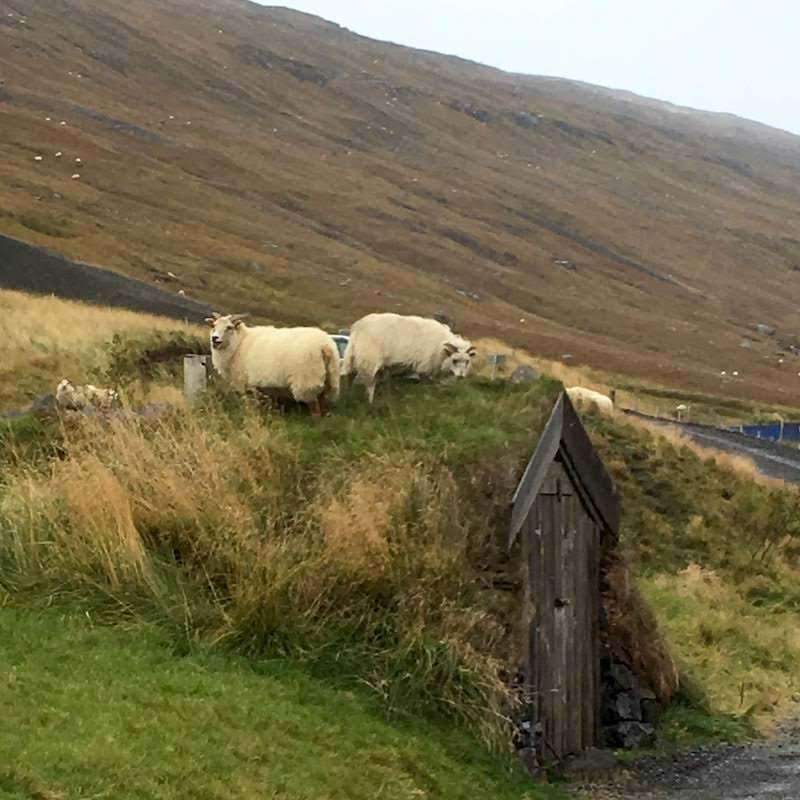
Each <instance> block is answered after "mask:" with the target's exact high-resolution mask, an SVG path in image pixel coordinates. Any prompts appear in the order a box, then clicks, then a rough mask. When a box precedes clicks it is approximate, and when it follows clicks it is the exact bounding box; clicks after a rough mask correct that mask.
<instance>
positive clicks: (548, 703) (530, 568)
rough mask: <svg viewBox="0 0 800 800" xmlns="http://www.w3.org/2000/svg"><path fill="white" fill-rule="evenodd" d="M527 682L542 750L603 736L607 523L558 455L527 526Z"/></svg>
mask: <svg viewBox="0 0 800 800" xmlns="http://www.w3.org/2000/svg"><path fill="white" fill-rule="evenodd" d="M522 532H523V537H522V538H523V552H524V557H525V559H526V566H527V570H526V572H527V578H528V581H527V583H528V585H527V587H526V603H525V608H526V614H527V616H528V617H529V620H530V621H529V626H528V651H529V661H528V664H527V670H526V672H527V676H526V677H527V682H528V684H529V691H530V701H531V704H532V709H531V711H532V714H531V718H532V720H533V722H534V724H535V726H536V731H537V733H538V737H537V740H538V746H539V750H540V755H541V756H542V757H544V758H546V759H553V758H555V759H561V758H563V757H564V756H566V755H569V754H571V753H578V752H580V751H582V750H585V749H586V748H588V747H593V746H595V745H596V744H597V742H598V738H599V723H600V719H599V717H600V657H599V622H600V619H599V615H600V575H599V537H600V531H599V529H598V526H597V525H596V524H595V522H594V520H593V519H592V517H591V516H590V515H589V514H588V513H587V511H586V509H585V507H584V504H583V501H582V499H581V497H580V495H579V494H578V492H577V490H576V489H575V487H574V485H573V483H572V481H571V479H570V477H569V475H568V474H567V472H566V470H565V469H564V467H563V465H562V464H560V463H559V462H557V461H556V462H553V464H552V466H551V467H550V471H549V473H548V475H547V478H546V480H545V481H544V483H543V484H542V487H541V489H540V491H539V494H538V496H537V499H536V502H535V503H534V505H533V506H532V508H531V513H530V514H529V516H528V518H527V520H526V521H525V524H524V527H523V531H522Z"/></svg>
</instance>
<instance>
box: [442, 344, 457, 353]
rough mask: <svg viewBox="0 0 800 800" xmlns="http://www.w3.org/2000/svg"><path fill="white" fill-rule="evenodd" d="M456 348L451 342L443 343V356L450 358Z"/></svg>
mask: <svg viewBox="0 0 800 800" xmlns="http://www.w3.org/2000/svg"><path fill="white" fill-rule="evenodd" d="M456 350H458V348H457V347H456V346H455V345H454V344H453V343H452V342H445V343H444V354H445V356H451V355H453V353H455V352H456Z"/></svg>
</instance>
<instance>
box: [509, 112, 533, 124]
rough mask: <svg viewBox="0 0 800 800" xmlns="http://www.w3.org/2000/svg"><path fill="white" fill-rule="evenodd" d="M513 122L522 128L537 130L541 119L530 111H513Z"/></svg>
mask: <svg viewBox="0 0 800 800" xmlns="http://www.w3.org/2000/svg"><path fill="white" fill-rule="evenodd" d="M511 120H512V122H513V123H514V124H515V125H519V127H520V128H535V127H536V126H537V125H538V124H539V117H538V116H537V115H536V114H531V113H530V112H529V111H512V112H511Z"/></svg>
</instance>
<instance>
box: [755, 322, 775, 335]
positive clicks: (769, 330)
mask: <svg viewBox="0 0 800 800" xmlns="http://www.w3.org/2000/svg"><path fill="white" fill-rule="evenodd" d="M755 329H756V331H758V333H760V334H762V335H763V336H774V335H775V328H773V327H772V325H767V324H766V323H764V322H759V323H757V324H756V325H755Z"/></svg>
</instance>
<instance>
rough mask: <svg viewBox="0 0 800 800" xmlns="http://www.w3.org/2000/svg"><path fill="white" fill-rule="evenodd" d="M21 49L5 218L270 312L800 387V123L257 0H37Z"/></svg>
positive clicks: (7, 41)
mask: <svg viewBox="0 0 800 800" xmlns="http://www.w3.org/2000/svg"><path fill="white" fill-rule="evenodd" d="M0 37H2V43H3V45H4V46H3V47H2V48H0V74H1V75H2V83H0V208H2V212H0V231H2V232H4V233H7V234H9V235H12V236H16V237H20V238H24V239H26V240H28V241H31V242H33V243H35V244H40V245H46V246H48V247H52V248H55V249H57V250H59V251H61V252H63V253H65V254H66V255H68V256H70V257H74V258H79V259H82V260H84V261H87V262H92V263H99V264H103V265H107V266H109V267H111V268H112V269H115V270H118V271H119V272H121V273H124V274H126V275H131V276H134V277H137V278H141V279H145V280H147V281H150V282H153V283H156V284H158V285H160V286H162V287H166V288H170V289H172V290H174V291H175V292H177V291H178V290H179V289H183V290H184V291H185V292H186V294H187V295H188V296H190V297H194V298H197V299H199V300H203V301H206V302H209V303H211V304H213V305H214V306H217V307H220V308H221V309H223V308H224V309H228V310H250V311H254V312H257V313H258V314H259V315H261V316H262V317H264V318H270V319H276V320H281V321H311V320H313V321H315V322H317V323H329V324H332V325H341V324H347V323H349V322H351V321H352V320H353V319H354V318H356V317H357V316H360V315H361V314H363V313H365V312H368V311H372V310H376V309H381V310H397V311H408V312H411V311H414V312H417V311H421V312H423V313H429V312H432V311H436V310H443V311H445V312H446V313H448V314H450V315H451V316H452V317H453V318H455V319H456V320H457V321H458V323H459V324H460V325H461V327H462V328H463V329H464V330H465V331H466V332H468V333H470V334H474V335H476V336H477V335H493V336H495V337H497V338H500V339H502V340H504V341H507V342H509V343H511V344H513V345H517V346H522V347H526V348H527V349H529V350H531V351H533V352H536V353H540V354H542V355H544V356H548V357H551V358H552V357H556V358H560V357H561V356H562V355H564V354H570V356H571V363H588V364H591V365H593V366H595V367H600V368H603V369H606V370H608V371H610V372H615V373H625V374H632V375H635V376H638V377H640V378H641V377H643V378H647V379H649V380H655V381H657V382H659V383H665V384H671V385H679V386H681V387H682V388H683V389H686V390H693V391H703V392H707V393H713V394H735V395H739V396H746V397H750V398H754V399H761V400H769V401H771V402H779V403H783V404H788V403H790V402H791V399H792V397H793V396H794V395H795V394H796V391H797V387H798V384H799V383H800V377H798V371H800V361H798V360H797V359H796V357H795V356H794V355H792V354H791V351H790V349H789V346H790V345H796V344H800V341H799V340H797V339H796V338H795V334H796V332H797V331H796V311H795V309H796V306H797V303H798V299H800V289H799V288H798V281H800V271H798V269H799V268H800V240H798V239H797V237H796V235H795V232H794V225H795V220H796V218H797V214H798V210H800V190H798V186H800V182H799V181H798V178H800V169H799V168H798V163H799V159H798V157H799V156H800V139H798V138H797V137H794V136H791V135H790V134H787V133H783V132H781V131H777V130H773V129H770V128H767V127H765V126H762V125H758V124H755V123H751V122H747V121H745V120H741V119H737V118H735V117H731V116H727V115H718V114H707V113H703V112H696V111H692V110H689V109H685V108H679V107H675V106H671V105H669V104H665V103H659V102H656V101H651V100H646V99H643V98H639V97H636V96H634V95H630V94H627V93H622V92H612V91H610V90H605V89H601V88H598V87H594V86H590V85H586V84H580V83H576V82H570V81H564V80H557V79H549V78H547V79H546V78H537V77H531V76H524V75H514V74H506V73H502V72H499V71H497V70H493V69H490V68H488V67H483V66H479V65H476V64H472V63H469V62H466V61H463V60H460V59H457V58H449V57H444V56H439V55H436V54H433V53H428V52H421V51H416V50H411V49H407V48H403V47H398V46H394V45H389V44H385V43H381V42H375V41H371V40H368V39H365V38H363V37H359V36H357V35H355V34H353V33H351V32H349V31H347V30H343V29H341V28H339V27H337V26H336V25H333V24H331V23H328V22H325V21H323V20H320V19H317V18H314V17H310V16H306V15H303V14H299V13H294V12H290V11H287V10H285V9H278V8H265V7H262V6H257V5H254V4H250V3H247V2H244V1H243V0H213V2H212V0H201V1H199V2H198V1H197V0H174V2H170V3H168V4H153V3H151V2H146V0H125V1H124V2H123V0H108V2H105V3H103V4H102V6H99V5H97V4H91V3H87V2H83V1H82V0H57V1H56V2H50V3H44V4H43V3H36V2H33V0H15V2H14V3H13V4H11V5H9V6H7V8H6V9H5V13H4V14H3V15H2V19H0ZM59 153H60V154H61V155H60V156H58V155H57V154H59ZM39 157H41V160H36V159H37V158H39ZM77 159H80V161H79V162H78V161H77ZM73 175H79V176H80V177H78V178H75V179H73V177H72V176H73ZM755 323H769V324H771V325H774V326H775V327H776V328H777V329H778V333H777V335H775V336H774V337H771V336H769V335H765V334H762V333H758V332H756V331H754V330H753V325H754V324H755ZM781 357H783V358H784V361H783V363H781V362H780V361H779V359H780V358H781ZM723 370H724V371H726V372H727V376H726V377H724V378H723V377H721V375H720V373H721V372H722V371H723ZM733 371H736V372H738V373H739V374H738V376H736V377H733V376H732V372H733Z"/></svg>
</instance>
